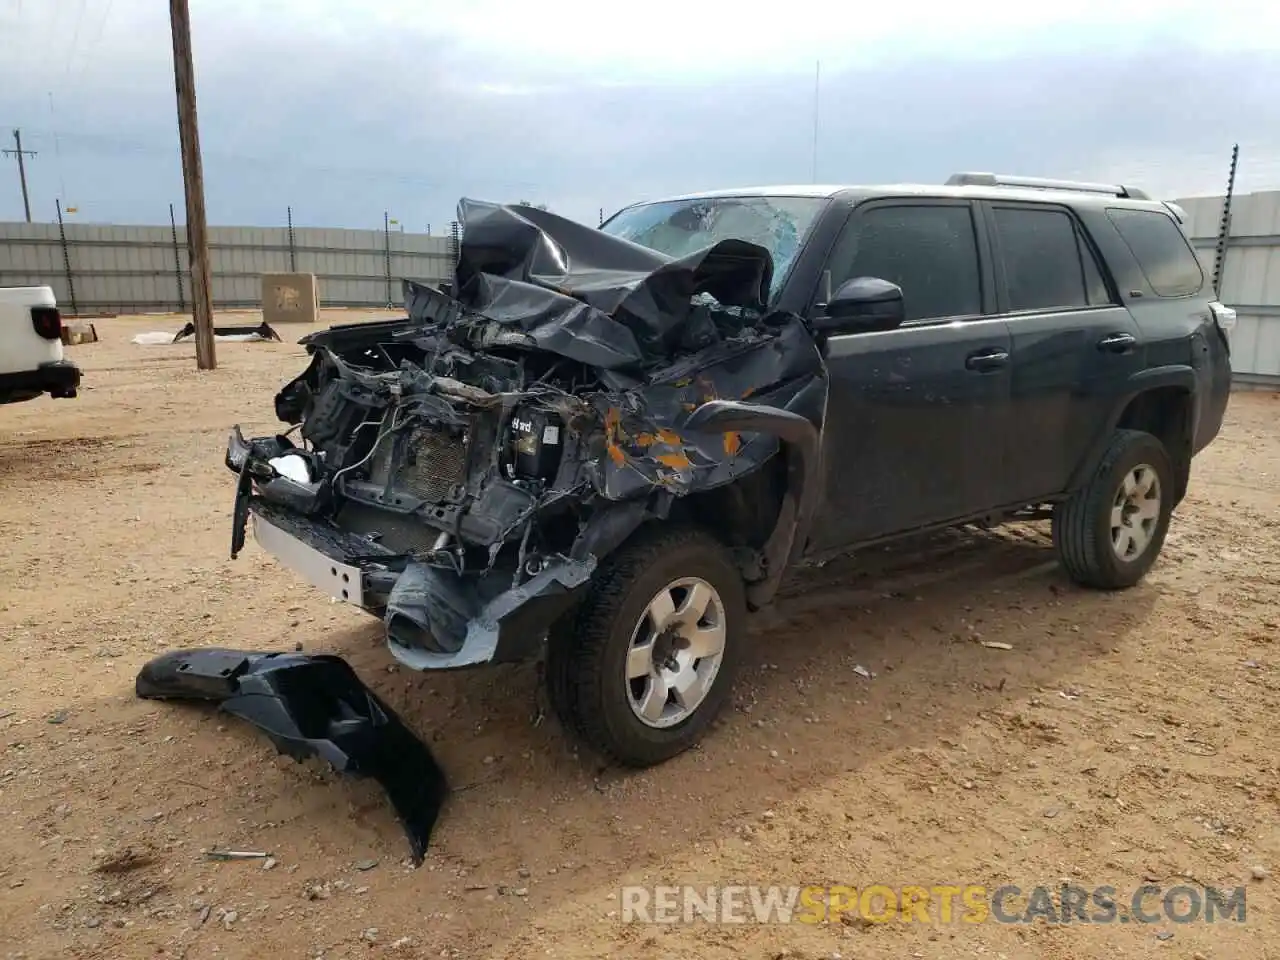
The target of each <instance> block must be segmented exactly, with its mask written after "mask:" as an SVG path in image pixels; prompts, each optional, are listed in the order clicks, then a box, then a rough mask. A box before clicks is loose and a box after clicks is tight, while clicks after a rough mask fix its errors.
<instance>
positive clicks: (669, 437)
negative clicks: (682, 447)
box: [658, 427, 680, 443]
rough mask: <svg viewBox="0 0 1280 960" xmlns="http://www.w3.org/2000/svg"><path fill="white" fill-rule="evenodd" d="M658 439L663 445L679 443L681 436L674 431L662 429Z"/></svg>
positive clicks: (659, 431)
mask: <svg viewBox="0 0 1280 960" xmlns="http://www.w3.org/2000/svg"><path fill="white" fill-rule="evenodd" d="M658 439H659V440H661V441H662V442H663V443H679V442H680V434H678V433H676V432H675V431H674V430H668V429H667V428H666V427H662V428H660V429H659V430H658Z"/></svg>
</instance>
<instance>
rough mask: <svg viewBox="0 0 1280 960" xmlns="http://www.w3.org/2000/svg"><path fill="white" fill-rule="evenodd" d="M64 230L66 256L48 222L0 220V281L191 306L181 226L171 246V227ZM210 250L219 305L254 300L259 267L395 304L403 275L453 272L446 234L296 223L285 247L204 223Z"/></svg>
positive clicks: (337, 300) (106, 302) (327, 292)
mask: <svg viewBox="0 0 1280 960" xmlns="http://www.w3.org/2000/svg"><path fill="white" fill-rule="evenodd" d="M66 236H67V247H66V259H65V261H64V257H63V247H62V243H61V240H60V238H59V234H58V225H57V224H56V223H53V224H49V223H0V287H21V286H41V285H46V284H47V285H49V286H51V287H53V290H54V294H55V295H56V296H57V298H58V302H59V303H60V304H62V305H63V306H64V309H65V310H66V311H67V312H68V313H69V312H71V301H72V296H71V294H72V290H71V287H72V286H73V287H74V293H75V297H74V299H75V305H76V307H77V308H78V310H79V312H81V313H92V312H114V313H143V312H148V311H167V310H178V309H190V304H191V288H190V279H189V277H188V272H187V248H186V236H185V233H184V231H183V228H182V227H181V226H179V227H178V228H177V245H176V247H175V244H174V237H173V229H172V228H171V227H169V226H163V227H125V226H114V225H113V226H89V225H86V224H67V226H66ZM388 245H389V247H390V269H389V270H388ZM209 247H210V258H211V260H212V268H213V303H214V306H215V307H217V308H231V307H254V306H259V305H261V302H262V274H264V273H288V272H293V271H294V270H295V269H296V271H297V272H301V273H314V274H315V275H316V276H317V277H318V278H319V286H320V302H321V304H322V305H323V306H334V307H341V306H353V307H366V306H385V305H386V304H387V302H388V300H390V301H391V302H392V303H398V302H399V300H400V280H401V279H403V278H408V279H412V280H424V281H427V282H430V283H438V282H440V281H442V280H444V279H446V278H447V277H448V276H449V274H450V273H451V261H450V259H449V239H448V237H429V236H426V235H424V234H414V233H399V232H394V233H389V234H384V233H383V232H382V231H380V230H327V229H315V228H295V229H294V231H293V245H292V248H291V247H290V242H289V230H288V229H286V228H283V227H269V228H262V227H210V228H209ZM291 251H292V255H293V261H294V262H296V268H295V267H293V266H291V263H290V253H291ZM67 261H69V263H70V274H71V282H70V284H68V282H67V272H68V271H67ZM388 275H389V276H390V278H391V283H390V295H388ZM179 284H181V287H179Z"/></svg>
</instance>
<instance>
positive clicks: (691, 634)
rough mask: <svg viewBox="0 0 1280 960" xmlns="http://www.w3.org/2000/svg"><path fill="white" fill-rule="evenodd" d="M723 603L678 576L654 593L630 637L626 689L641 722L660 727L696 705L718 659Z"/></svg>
mask: <svg viewBox="0 0 1280 960" xmlns="http://www.w3.org/2000/svg"><path fill="white" fill-rule="evenodd" d="M725 635H726V630H725V620H724V602H723V601H722V600H721V599H720V594H718V593H716V588H715V587H713V586H712V585H711V584H709V583H707V581H705V580H701V579H699V578H697V577H682V578H681V579H679V580H675V581H673V582H671V583H669V584H667V585H666V586H665V587H663V588H662V589H661V590H659V591H658V592H657V594H655V595H654V598H653V599H652V600H650V601H649V605H648V606H647V607H646V608H645V611H644V613H643V614H642V615H641V617H640V621H639V622H638V623H637V624H636V628H635V630H634V631H633V632H632V634H631V652H630V653H629V654H628V655H627V671H626V672H627V686H628V688H629V689H628V694H629V698H630V701H631V709H632V711H634V713H635V715H636V716H637V717H638V718H639V719H640V722H641V723H644V724H647V725H648V726H650V727H654V728H657V729H659V730H660V729H663V728H664V727H671V726H675V725H676V724H678V723H683V722H684V721H685V720H687V719H689V717H690V716H692V715H693V712H694V711H695V710H697V709H698V707H700V706H702V702H703V701H704V700H706V698H707V693H708V692H710V690H711V687H712V685H713V684H714V683H715V681H716V676H717V674H719V672H720V664H721V662H722V661H723V660H724V644H725Z"/></svg>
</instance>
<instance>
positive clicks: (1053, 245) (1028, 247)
mask: <svg viewBox="0 0 1280 960" xmlns="http://www.w3.org/2000/svg"><path fill="white" fill-rule="evenodd" d="M992 212H993V215H994V217H995V228H996V236H997V239H998V243H999V251H1000V260H1001V262H1002V264H1003V266H1004V275H1005V286H1006V288H1007V291H1008V298H1009V306H1008V309H1009V310H1011V311H1014V312H1017V311H1027V310H1071V309H1079V308H1083V307H1089V306H1099V305H1103V304H1105V303H1107V302H1108V301H1109V299H1110V297H1109V295H1108V293H1107V287H1106V283H1105V282H1104V281H1103V279H1102V274H1101V272H1100V271H1099V270H1098V265H1097V263H1096V262H1095V260H1094V257H1093V252H1092V251H1091V250H1090V249H1089V247H1088V245H1087V244H1086V243H1085V242H1084V238H1083V237H1082V236H1081V235H1080V230H1079V228H1078V227H1077V226H1076V222H1075V220H1074V219H1072V217H1071V216H1070V214H1068V213H1067V212H1066V211H1065V210H1061V209H1058V208H1054V207H1009V206H995V207H994V208H993V211H992Z"/></svg>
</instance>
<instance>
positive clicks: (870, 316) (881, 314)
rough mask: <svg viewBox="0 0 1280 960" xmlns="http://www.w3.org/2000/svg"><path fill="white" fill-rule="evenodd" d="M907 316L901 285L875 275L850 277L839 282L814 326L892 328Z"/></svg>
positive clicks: (851, 330)
mask: <svg viewBox="0 0 1280 960" xmlns="http://www.w3.org/2000/svg"><path fill="white" fill-rule="evenodd" d="M906 319H907V312H906V307H905V306H904V304H903V300H902V288H901V287H899V286H898V285H897V284H896V283H890V282H889V281H888V280H881V279H880V278H879V277H854V278H853V279H852V280H846V281H845V282H844V283H842V284H840V287H839V288H838V289H837V290H836V292H835V293H834V294H832V296H831V300H830V302H828V303H827V307H826V310H825V312H824V313H823V314H822V315H821V316H820V317H818V318H817V321H816V324H815V326H816V328H817V329H818V330H820V331H823V332H824V333H869V332H871V331H874V330H892V329H894V328H895V327H898V326H901V325H902V323H903V321H905V320H906Z"/></svg>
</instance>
